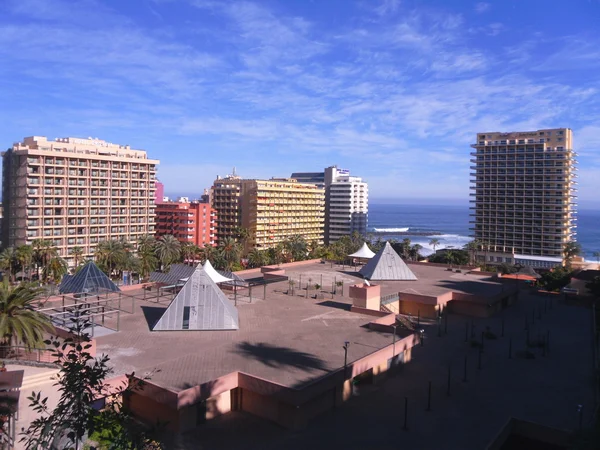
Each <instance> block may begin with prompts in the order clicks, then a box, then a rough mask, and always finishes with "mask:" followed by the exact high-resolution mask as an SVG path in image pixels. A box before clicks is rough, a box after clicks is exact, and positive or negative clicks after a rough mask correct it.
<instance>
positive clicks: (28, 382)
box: [21, 369, 59, 394]
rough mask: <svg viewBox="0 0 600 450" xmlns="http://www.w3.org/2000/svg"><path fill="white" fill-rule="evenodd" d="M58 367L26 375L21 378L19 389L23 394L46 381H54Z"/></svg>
mask: <svg viewBox="0 0 600 450" xmlns="http://www.w3.org/2000/svg"><path fill="white" fill-rule="evenodd" d="M58 372H59V370H58V369H50V370H47V371H45V372H41V373H35V374H32V375H28V376H26V377H25V378H23V384H22V386H21V391H23V392H24V393H25V394H26V393H28V391H31V390H32V389H34V388H36V387H38V386H41V385H43V384H47V383H54V382H56V375H57V374H58Z"/></svg>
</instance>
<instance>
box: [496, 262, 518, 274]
mask: <svg viewBox="0 0 600 450" xmlns="http://www.w3.org/2000/svg"><path fill="white" fill-rule="evenodd" d="M498 270H500V272H501V273H502V275H510V274H511V273H517V272H518V271H519V270H518V269H517V268H516V267H515V266H513V265H511V264H507V263H502V264H500V266H498Z"/></svg>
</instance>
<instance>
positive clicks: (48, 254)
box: [32, 239, 58, 281]
mask: <svg viewBox="0 0 600 450" xmlns="http://www.w3.org/2000/svg"><path fill="white" fill-rule="evenodd" d="M32 246H33V255H34V256H33V258H34V260H35V262H36V266H37V275H38V278H40V269H41V270H42V271H44V269H45V267H46V265H47V264H48V261H50V259H51V258H53V257H54V256H56V255H58V250H57V249H56V247H54V246H53V244H52V241H47V240H45V239H36V240H35V241H33V243H32ZM44 281H45V280H44Z"/></svg>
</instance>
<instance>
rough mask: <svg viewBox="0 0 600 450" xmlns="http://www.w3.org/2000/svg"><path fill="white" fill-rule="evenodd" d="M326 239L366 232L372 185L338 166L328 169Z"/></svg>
mask: <svg viewBox="0 0 600 450" xmlns="http://www.w3.org/2000/svg"><path fill="white" fill-rule="evenodd" d="M324 181H325V242H326V243H327V244H331V243H332V242H335V241H337V240H338V239H340V238H341V237H343V236H350V235H351V234H352V233H354V232H357V233H360V234H361V235H365V234H366V233H367V221H368V214H369V185H368V184H367V183H366V182H364V181H363V180H362V178H359V177H352V176H350V171H349V170H346V169H338V168H337V167H336V166H331V167H327V168H326V169H325V179H324Z"/></svg>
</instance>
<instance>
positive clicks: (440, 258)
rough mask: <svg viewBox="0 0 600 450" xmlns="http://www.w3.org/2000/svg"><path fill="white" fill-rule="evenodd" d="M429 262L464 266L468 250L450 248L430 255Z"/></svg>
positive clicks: (466, 262) (467, 262)
mask: <svg viewBox="0 0 600 450" xmlns="http://www.w3.org/2000/svg"><path fill="white" fill-rule="evenodd" d="M429 262H432V263H438V264H451V265H459V266H465V265H467V264H469V252H468V251H466V250H457V249H450V250H446V251H444V252H440V253H436V254H434V255H431V256H430V257H429Z"/></svg>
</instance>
